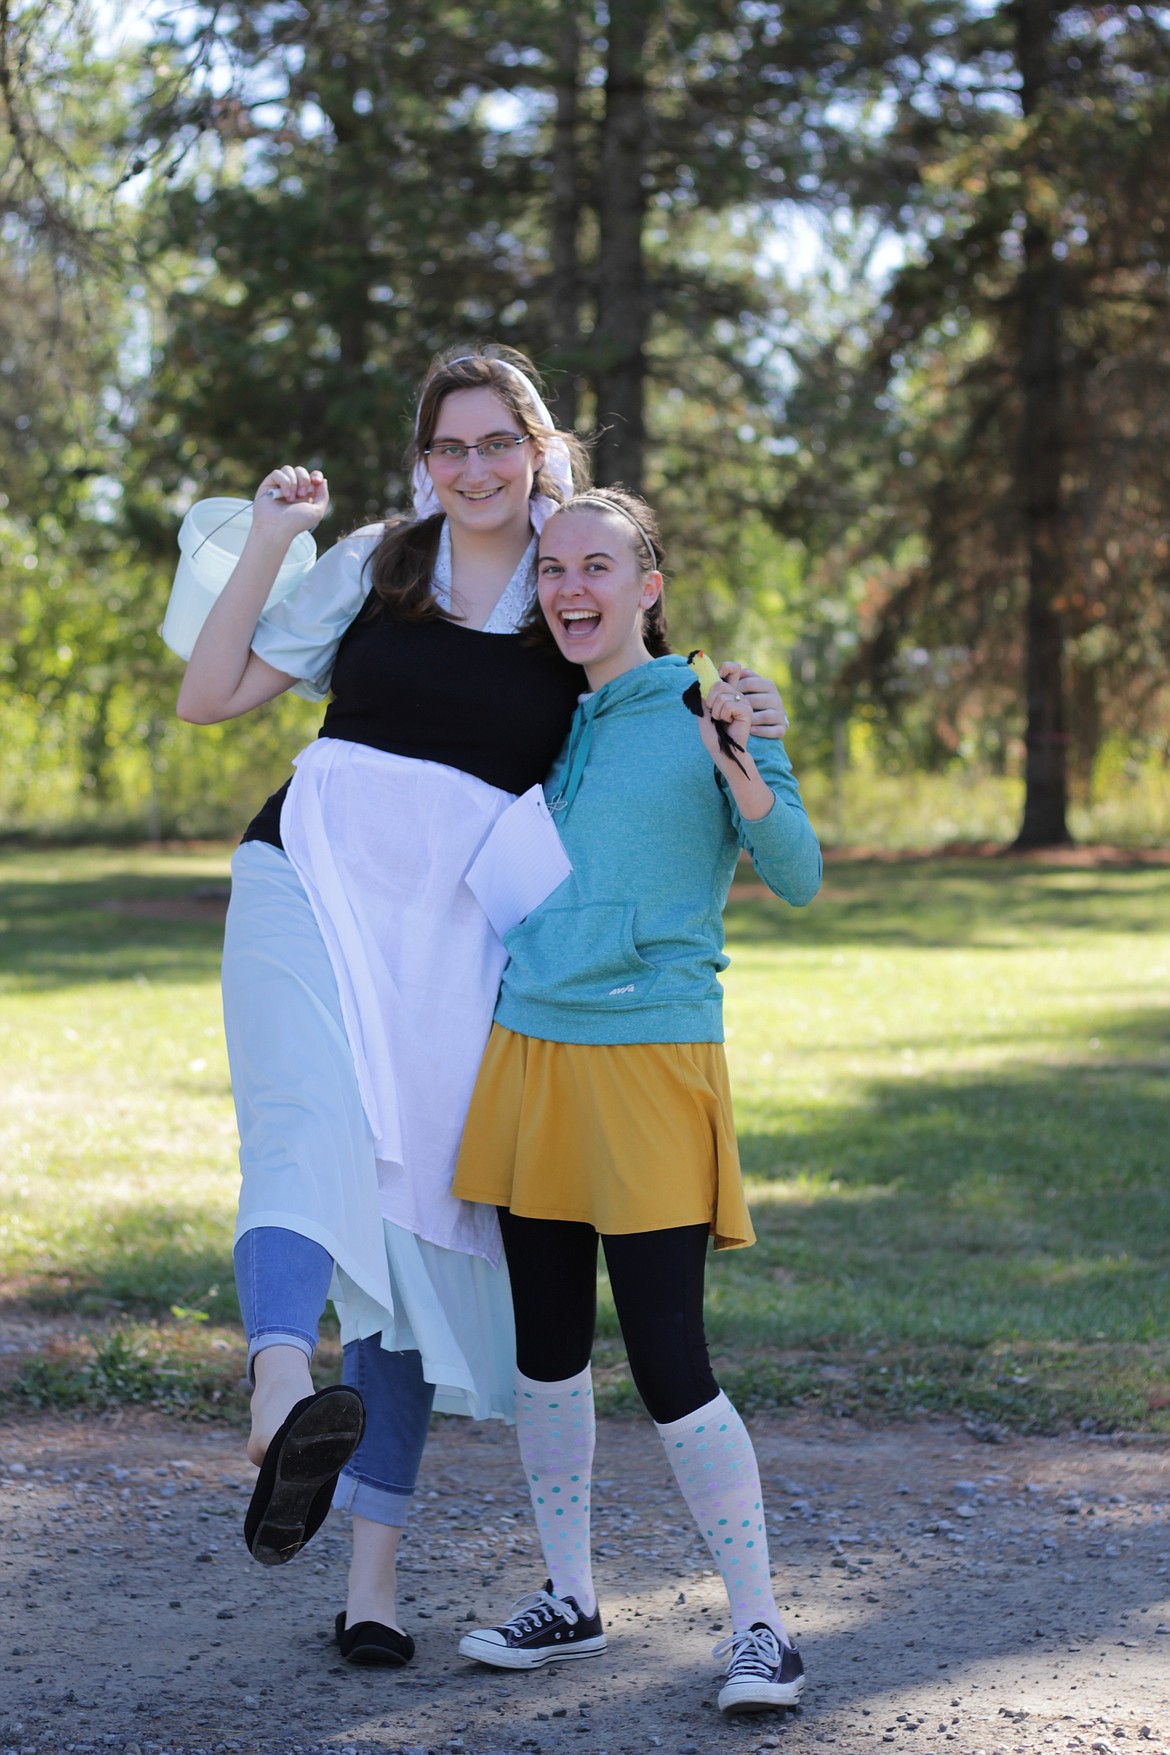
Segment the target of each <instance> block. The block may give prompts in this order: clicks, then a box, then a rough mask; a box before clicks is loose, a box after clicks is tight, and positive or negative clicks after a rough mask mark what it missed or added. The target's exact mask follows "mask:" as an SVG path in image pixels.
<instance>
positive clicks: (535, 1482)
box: [516, 1365, 597, 1615]
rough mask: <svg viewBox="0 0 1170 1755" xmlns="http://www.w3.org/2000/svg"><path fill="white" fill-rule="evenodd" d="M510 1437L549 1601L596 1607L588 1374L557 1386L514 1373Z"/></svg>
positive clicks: (590, 1376) (587, 1609)
mask: <svg viewBox="0 0 1170 1755" xmlns="http://www.w3.org/2000/svg"><path fill="white" fill-rule="evenodd" d="M516 1435H517V1437H518V1438H519V1440H520V1460H521V1462H522V1463H523V1464H524V1473H525V1474H526V1475H527V1477H528V1491H529V1493H530V1494H531V1496H532V1509H533V1511H534V1513H535V1514H536V1530H537V1534H538V1535H539V1537H540V1545H541V1548H542V1549H543V1551H544V1563H545V1565H546V1566H547V1567H548V1575H549V1577H550V1579H551V1580H552V1588H553V1595H554V1596H557V1597H572V1598H573V1599H574V1601H575V1602H576V1603H577V1604H578V1606H579V1607H580V1608H581V1609H583V1610H584V1612H585V1614H587V1615H592V1613H593V1611H594V1610H595V1609H596V1607H597V1594H596V1592H595V1591H594V1589H593V1563H592V1557H591V1555H590V1552H589V1495H590V1483H591V1479H592V1473H593V1440H594V1417H593V1373H592V1371H591V1370H590V1368H589V1366H588V1365H586V1367H585V1369H584V1371H579V1372H578V1373H577V1375H576V1377H567V1378H565V1380H564V1382H563V1383H538V1382H537V1381H536V1380H535V1379H534V1378H531V1377H525V1376H524V1374H523V1372H521V1371H517V1373H516Z"/></svg>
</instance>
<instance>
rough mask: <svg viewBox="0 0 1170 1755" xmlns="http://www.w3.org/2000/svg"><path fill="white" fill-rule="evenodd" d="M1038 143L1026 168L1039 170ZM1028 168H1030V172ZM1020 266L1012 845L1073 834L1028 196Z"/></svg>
mask: <svg viewBox="0 0 1170 1755" xmlns="http://www.w3.org/2000/svg"><path fill="white" fill-rule="evenodd" d="M1053 31H1054V8H1053V6H1052V5H1051V3H1050V0H1017V6H1016V40H1017V45H1018V55H1019V63H1020V73H1021V76H1022V102H1023V110H1024V115H1025V118H1026V119H1027V120H1029V121H1034V119H1035V116H1036V112H1037V110H1038V108H1039V107H1040V105H1041V104H1042V102H1043V99H1044V95H1045V89H1046V86H1047V84H1048V81H1049V77H1050V66H1051V55H1052V40H1053ZM1043 158H1044V149H1043V144H1042V143H1041V144H1040V145H1039V146H1038V147H1037V149H1036V152H1035V156H1034V158H1033V161H1032V165H1031V166H1030V167H1029V168H1028V169H1029V170H1030V173H1031V175H1034V176H1036V177H1037V179H1038V180H1040V178H1041V177H1042V173H1043V168H1044V167H1043ZM1027 174H1028V171H1026V175H1027ZM1025 213H1026V218H1025V225H1024V267H1023V272H1022V274H1021V277H1020V313H1021V327H1020V380H1021V389H1022V392H1023V420H1022V426H1021V450H1020V465H1019V467H1020V475H1019V485H1020V497H1021V501H1022V506H1023V517H1024V531H1025V543H1026V549H1027V557H1028V602H1027V610H1026V615H1025V638H1026V653H1025V660H1024V672H1025V692H1026V697H1027V716H1028V717H1027V733H1026V744H1025V757H1024V817H1023V822H1022V823H1021V825H1020V832H1019V834H1018V836H1017V838H1016V846H1017V847H1053V846H1059V845H1060V844H1062V843H1064V842H1067V841H1068V840H1069V839H1070V836H1069V832H1068V824H1067V820H1066V812H1067V807H1068V774H1067V758H1068V723H1067V717H1066V709H1065V691H1064V629H1063V626H1062V623H1061V616H1060V610H1059V608H1058V604H1059V601H1060V598H1061V595H1062V592H1063V589H1064V584H1065V556H1064V510H1065V509H1064V505H1063V488H1062V478H1063V473H1064V419H1063V415H1064V382H1063V376H1064V364H1063V358H1062V353H1063V348H1062V340H1063V336H1062V329H1063V322H1062V291H1063V288H1062V270H1061V264H1060V262H1059V261H1058V260H1057V258H1056V256H1055V255H1054V253H1053V249H1052V243H1053V240H1052V238H1051V236H1050V234H1049V231H1048V228H1047V226H1046V224H1045V223H1044V222H1043V220H1041V219H1040V218H1039V217H1038V216H1037V212H1036V206H1035V197H1034V196H1033V195H1032V193H1031V191H1027V192H1026V194H1025Z"/></svg>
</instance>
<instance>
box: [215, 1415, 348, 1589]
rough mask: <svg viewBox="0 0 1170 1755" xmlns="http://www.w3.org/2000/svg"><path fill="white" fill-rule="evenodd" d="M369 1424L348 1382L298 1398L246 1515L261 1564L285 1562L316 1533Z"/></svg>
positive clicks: (275, 1440)
mask: <svg viewBox="0 0 1170 1755" xmlns="http://www.w3.org/2000/svg"><path fill="white" fill-rule="evenodd" d="M365 1425H366V1411H365V1409H364V1407H363V1406H362V1398H361V1396H360V1395H359V1394H358V1392H357V1390H356V1389H350V1388H348V1386H347V1385H345V1384H340V1383H338V1384H334V1385H333V1386H332V1387H331V1388H330V1389H322V1390H318V1392H317V1394H316V1395H308V1396H306V1397H305V1399H304V1401H300V1402H298V1403H297V1405H296V1407H295V1408H294V1409H293V1411H292V1413H291V1414H290V1415H289V1417H288V1419H287V1420H286V1421H285V1422H284V1425H283V1426H282V1427H281V1428H280V1430H279V1431H278V1432H277V1433H276V1434H275V1436H274V1437H273V1440H272V1443H271V1444H270V1445H269V1446H268V1450H267V1453H266V1455H265V1457H264V1461H263V1462H262V1463H261V1465H260V1473H259V1475H258V1476H257V1477H256V1485H255V1487H253V1489H252V1499H251V1503H250V1504H249V1506H248V1513H247V1516H246V1517H245V1518H244V1541H245V1542H246V1543H247V1546H248V1552H249V1553H250V1554H251V1555H252V1556H253V1558H254V1559H256V1560H259V1562H260V1564H261V1565H262V1566H280V1565H283V1563H284V1562H285V1561H286V1560H291V1559H292V1557H293V1555H294V1554H299V1553H300V1551H301V1549H302V1548H303V1547H304V1545H305V1543H306V1542H307V1541H309V1540H310V1538H311V1537H312V1536H315V1535H316V1533H317V1531H318V1530H319V1529H320V1528H321V1525H322V1524H323V1523H324V1522H325V1519H326V1517H327V1516H328V1514H329V1507H330V1505H331V1504H332V1503H333V1490H334V1488H335V1487H336V1485H337V1477H338V1475H339V1474H340V1473H341V1471H342V1469H343V1468H344V1467H345V1465H346V1463H347V1462H348V1461H349V1459H350V1457H351V1456H352V1455H353V1453H354V1451H355V1450H356V1449H357V1447H358V1445H359V1444H360V1443H361V1437H362V1433H363V1432H364V1430H365Z"/></svg>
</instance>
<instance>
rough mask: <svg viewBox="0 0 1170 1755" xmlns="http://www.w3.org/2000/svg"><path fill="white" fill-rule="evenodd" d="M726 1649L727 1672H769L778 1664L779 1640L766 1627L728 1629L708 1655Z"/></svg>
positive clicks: (774, 1669) (716, 1653) (747, 1674)
mask: <svg viewBox="0 0 1170 1755" xmlns="http://www.w3.org/2000/svg"><path fill="white" fill-rule="evenodd" d="M729 1652H730V1653H731V1662H730V1663H729V1664H728V1666H727V1673H728V1675H729V1676H730V1675H741V1676H771V1675H772V1674H773V1673H774V1672H775V1671H776V1670H777V1669H779V1667H780V1661H781V1650H780V1641H779V1640H778V1639H777V1637H776V1635H775V1634H774V1633H773V1632H772V1629H771V1628H770V1627H752V1628H750V1629H749V1630H748V1632H746V1633H732V1634H730V1635H729V1637H728V1638H727V1639H721V1640H720V1641H719V1644H718V1645H717V1646H715V1647H714V1648H713V1649H712V1652H711V1656H712V1657H717V1658H722V1657H726V1656H727V1654H728V1653H729Z"/></svg>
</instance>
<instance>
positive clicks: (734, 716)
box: [699, 664, 780, 822]
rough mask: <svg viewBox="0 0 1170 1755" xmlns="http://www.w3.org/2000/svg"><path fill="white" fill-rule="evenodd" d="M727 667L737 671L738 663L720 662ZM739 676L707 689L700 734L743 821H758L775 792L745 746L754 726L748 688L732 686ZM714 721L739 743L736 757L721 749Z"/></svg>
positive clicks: (724, 667) (721, 667)
mask: <svg viewBox="0 0 1170 1755" xmlns="http://www.w3.org/2000/svg"><path fill="white" fill-rule="evenodd" d="M728 669H731V670H734V671H738V670H739V669H740V666H739V665H730V666H729V665H726V664H724V665H721V666H720V670H721V671H725V670H728ZM749 674H751V673H750V672H749ZM739 680H740V678H739V677H733V678H732V679H731V681H730V682H717V683H716V684H715V686H714V688H713V689H711V690H710V692H709V693H708V695H707V698H706V700H705V701H704V703H703V717H702V718H701V719H700V720H699V736H700V737H701V738H702V740H703V747H704V748H705V749H706V751H707V754H708V755H709V756H710V758H711V760H712V761H713V762H714V764H715V766H716V767H717V768H718V770H719V772H720V773H721V774H722V775H723V777H724V779H725V780H726V781H727V785H728V788H729V790H730V792H731V796H732V798H734V800H735V803H736V808H737V809H738V811H739V814H740V816H741V817H743V819H744V821H745V822H758V821H759V819H760V818H761V817H766V816H767V814H768V812H769V811H770V810H771V808H772V806H773V805H774V804H775V802H776V795H775V793H774V792H773V791H772V789H771V787H770V786H769V785H768V784H767V782H766V781H765V780H764V779H763V778H762V776H761V774H760V771H759V769H758V768H757V767H756V764H755V762H754V761H753V760H752V757H751V754H750V752H749V750H748V747H747V740H748V737H749V735H750V734H751V733H753V732H754V730H755V727H754V724H753V714H752V705H751V701H750V699H749V697H748V694H747V691H746V690H745V689H738V688H736V687H735V686H734V684H735V683H736V682H738V681H739ZM769 686H770V685H769ZM717 724H718V725H722V727H723V729H724V730H725V731H726V732H727V734H728V736H729V737H731V739H732V740H733V741H734V742H735V743H736V744H737V745H738V747H739V751H740V754H739V757H738V759H736V760H733V759H732V757H733V756H734V755H735V752H734V751H732V753H731V755H725V754H724V752H723V751H722V750H721V749H720V747H719V735H718V733H717V732H716V730H715V727H716V725H717ZM771 735H772V736H774V737H778V736H779V735H780V734H779V732H773V733H772V734H771Z"/></svg>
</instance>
